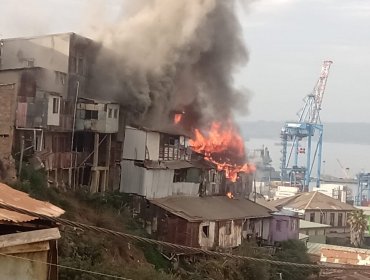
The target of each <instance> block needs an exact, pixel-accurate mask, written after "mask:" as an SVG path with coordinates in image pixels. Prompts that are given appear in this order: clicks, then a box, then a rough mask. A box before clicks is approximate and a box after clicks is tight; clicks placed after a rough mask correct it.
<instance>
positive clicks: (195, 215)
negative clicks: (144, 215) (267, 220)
mask: <svg viewBox="0 0 370 280" xmlns="http://www.w3.org/2000/svg"><path fill="white" fill-rule="evenodd" d="M151 203H153V204H155V205H157V206H159V207H161V208H163V209H165V210H167V211H168V212H171V213H172V214H174V215H177V216H179V217H182V218H184V219H186V220H188V221H220V220H237V219H244V218H258V217H270V212H271V211H270V210H269V209H268V208H266V207H263V206H262V205H259V204H257V203H254V202H252V201H250V200H248V199H245V198H235V199H230V198H228V197H226V196H208V197H166V198H161V199H154V200H151Z"/></svg>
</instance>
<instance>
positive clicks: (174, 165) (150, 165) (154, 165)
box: [144, 160, 216, 169]
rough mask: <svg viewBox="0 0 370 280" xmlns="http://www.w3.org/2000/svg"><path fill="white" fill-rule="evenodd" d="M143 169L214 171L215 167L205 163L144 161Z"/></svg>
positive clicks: (201, 161) (198, 161) (204, 161)
mask: <svg viewBox="0 0 370 280" xmlns="http://www.w3.org/2000/svg"><path fill="white" fill-rule="evenodd" d="M144 167H145V168H147V169H186V168H198V169H216V165H215V164H213V163H211V162H209V161H206V160H197V161H187V160H166V161H156V160H145V161H144Z"/></svg>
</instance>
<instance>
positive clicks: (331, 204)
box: [268, 191, 356, 211]
mask: <svg viewBox="0 0 370 280" xmlns="http://www.w3.org/2000/svg"><path fill="white" fill-rule="evenodd" d="M268 204H269V205H270V206H274V207H285V208H291V209H299V210H317V211H319V210H344V211H353V210H356V208H355V207H353V206H352V205H349V204H347V203H344V202H341V201H339V200H337V199H335V198H332V197H330V196H327V195H326V194H323V193H321V192H318V191H314V192H303V193H300V194H297V195H295V196H291V197H286V198H282V199H277V200H273V201H270V202H269V203H268Z"/></svg>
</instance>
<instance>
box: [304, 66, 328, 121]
mask: <svg viewBox="0 0 370 280" xmlns="http://www.w3.org/2000/svg"><path fill="white" fill-rule="evenodd" d="M332 63H333V61H330V60H325V61H324V62H323V65H322V68H321V73H320V77H319V80H318V81H317V84H316V86H315V88H314V97H315V110H314V112H313V114H312V118H311V121H310V122H311V123H317V121H318V120H319V117H320V110H321V104H322V99H323V97H324V92H325V87H326V82H327V80H328V76H329V70H330V65H331V64H332Z"/></svg>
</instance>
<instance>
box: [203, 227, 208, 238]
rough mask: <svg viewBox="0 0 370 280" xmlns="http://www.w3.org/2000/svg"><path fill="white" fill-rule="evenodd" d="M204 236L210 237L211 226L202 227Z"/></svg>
mask: <svg viewBox="0 0 370 280" xmlns="http://www.w3.org/2000/svg"><path fill="white" fill-rule="evenodd" d="M202 236H203V237H206V238H208V237H209V226H202Z"/></svg>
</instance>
